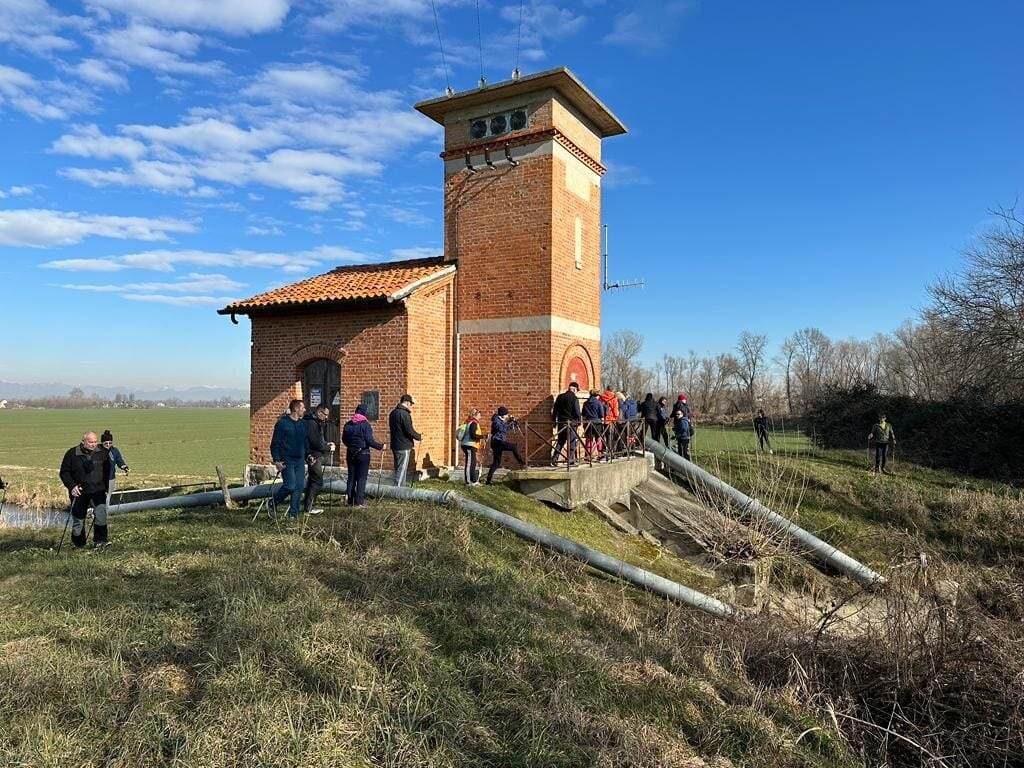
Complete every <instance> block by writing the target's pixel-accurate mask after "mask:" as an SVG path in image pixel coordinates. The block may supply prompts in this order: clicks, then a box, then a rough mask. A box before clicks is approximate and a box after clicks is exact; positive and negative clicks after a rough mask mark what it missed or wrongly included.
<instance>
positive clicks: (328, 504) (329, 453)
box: [327, 448, 334, 514]
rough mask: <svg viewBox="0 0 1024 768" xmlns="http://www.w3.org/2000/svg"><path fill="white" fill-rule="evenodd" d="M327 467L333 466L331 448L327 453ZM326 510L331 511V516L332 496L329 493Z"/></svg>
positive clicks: (332, 511)
mask: <svg viewBox="0 0 1024 768" xmlns="http://www.w3.org/2000/svg"><path fill="white" fill-rule="evenodd" d="M327 466H329V467H333V466H334V449H333V448H332V449H331V450H330V451H328V452H327ZM327 499H328V501H327V508H328V509H330V510H331V514H334V494H333V493H330V494H328V495H327Z"/></svg>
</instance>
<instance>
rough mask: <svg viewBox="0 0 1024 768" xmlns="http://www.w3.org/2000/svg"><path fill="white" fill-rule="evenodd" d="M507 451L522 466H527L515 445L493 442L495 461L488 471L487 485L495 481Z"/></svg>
mask: <svg viewBox="0 0 1024 768" xmlns="http://www.w3.org/2000/svg"><path fill="white" fill-rule="evenodd" d="M506 451H508V452H510V453H511V454H512V455H513V456H514V457H515V460H516V461H518V462H519V465H520V466H526V462H525V461H523V457H522V456H520V455H519V449H518V448H517V447H516V444H515V443H510V442H508V441H507V440H491V454H492V455H493V456H494V459H493V460H492V462H491V468H490V469H489V470H487V484H488V485H490V483H491V481H492V480H493V479H494V473H495V472H497V471H498V467H500V466H501V456H502V454H504V453H505V452H506Z"/></svg>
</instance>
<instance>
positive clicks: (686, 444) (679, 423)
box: [672, 410, 693, 461]
mask: <svg viewBox="0 0 1024 768" xmlns="http://www.w3.org/2000/svg"><path fill="white" fill-rule="evenodd" d="M672 430H673V432H675V436H676V452H677V453H678V454H679V455H680V456H682V457H683V458H684V459H686V460H687V461H689V460H690V440H691V439H692V438H693V427H692V426H691V424H690V417H689V415H687V414H686V413H685V412H684V411H680V410H676V411H675V412H674V413H673V423H672Z"/></svg>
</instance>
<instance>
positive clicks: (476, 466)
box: [462, 445, 480, 483]
mask: <svg viewBox="0 0 1024 768" xmlns="http://www.w3.org/2000/svg"><path fill="white" fill-rule="evenodd" d="M462 455H463V456H464V457H465V459H466V461H465V464H466V482H467V483H475V482H476V481H477V480H479V479H480V463H479V461H478V459H477V455H476V448H475V447H474V446H472V445H463V446H462Z"/></svg>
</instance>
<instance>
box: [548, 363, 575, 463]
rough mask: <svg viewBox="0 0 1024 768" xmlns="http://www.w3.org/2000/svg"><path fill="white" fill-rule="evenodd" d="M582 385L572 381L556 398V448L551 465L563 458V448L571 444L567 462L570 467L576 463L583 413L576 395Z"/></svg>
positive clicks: (554, 412)
mask: <svg viewBox="0 0 1024 768" xmlns="http://www.w3.org/2000/svg"><path fill="white" fill-rule="evenodd" d="M579 390H580V385H579V384H577V383H576V382H575V381H570V382H569V386H568V387H566V389H565V392H562V393H561V394H560V395H559V396H558V397H556V398H555V404H554V406H553V407H552V409H551V418H552V419H553V420H554V422H555V435H556V436H555V450H554V452H553V453H552V454H551V466H555V465H557V464H558V462H559V461H560V460H561V458H562V449H563V448H564V447H565V446H566V443H568V445H569V450H568V452H567V453H566V455H565V462H566V464H568V465H569V466H570V467H571V466H573V465H574V464H575V463H576V428H577V427H578V426H579V424H580V420H581V419H582V414H581V412H580V399H579V398H578V397H577V396H576V393H577V392H579Z"/></svg>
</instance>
